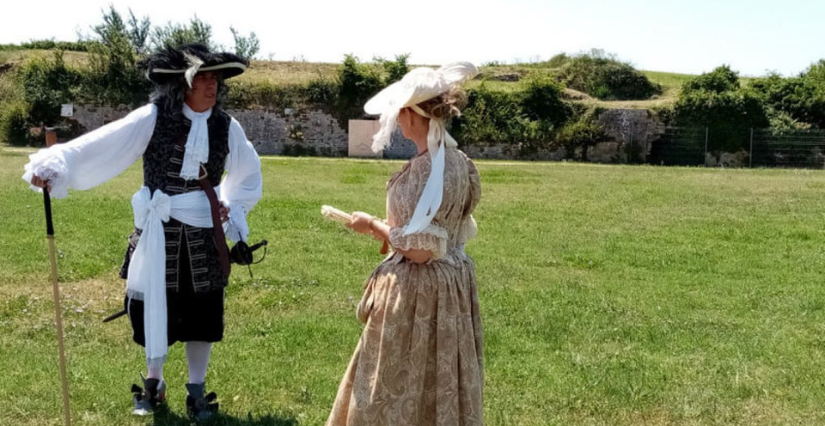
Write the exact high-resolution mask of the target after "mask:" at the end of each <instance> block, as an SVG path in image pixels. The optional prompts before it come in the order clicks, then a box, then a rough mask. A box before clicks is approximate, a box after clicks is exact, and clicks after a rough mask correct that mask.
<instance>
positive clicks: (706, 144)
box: [702, 127, 708, 167]
mask: <svg viewBox="0 0 825 426" xmlns="http://www.w3.org/2000/svg"><path fill="white" fill-rule="evenodd" d="M702 164H703V165H704V166H705V167H707V166H708V128H707V127H705V155H704V156H703V157H702Z"/></svg>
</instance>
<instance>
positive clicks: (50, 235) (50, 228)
mask: <svg viewBox="0 0 825 426" xmlns="http://www.w3.org/2000/svg"><path fill="white" fill-rule="evenodd" d="M43 206H44V207H45V209H46V238H47V239H48V240H49V258H50V260H51V264H52V289H53V293H54V321H55V323H56V324H57V351H58V354H59V356H60V379H61V381H62V382H63V413H64V415H65V416H66V426H71V425H72V415H71V412H70V411H69V382H68V380H67V379H66V353H65V351H64V349H63V318H62V316H61V314H60V289H59V288H58V286H57V259H56V258H55V250H54V225H53V224H52V201H51V197H50V196H49V190H48V188H43Z"/></svg>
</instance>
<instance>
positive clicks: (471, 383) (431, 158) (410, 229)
mask: <svg viewBox="0 0 825 426" xmlns="http://www.w3.org/2000/svg"><path fill="white" fill-rule="evenodd" d="M476 73H477V70H476V68H475V67H474V66H473V65H472V64H467V63H457V64H452V65H447V66H444V67H442V68H440V69H438V70H433V69H430V68H417V69H415V70H413V71H411V72H410V73H409V74H407V75H406V76H405V77H404V78H403V79H402V80H401V81H399V82H397V83H395V84H393V85H391V86H389V87H388V88H386V89H385V90H384V91H382V92H381V93H379V94H378V95H376V97H374V98H373V99H371V100H370V101H369V102H368V103H367V105H366V106H365V109H366V110H367V112H368V113H372V114H381V124H382V127H381V130H380V131H379V133H378V134H377V135H376V136H375V142H374V145H373V148H374V149H380V148H382V147H383V146H385V144H386V143H387V142H388V140H389V137H390V135H391V134H392V132H393V130H394V128H395V124H396V123H398V124H400V126H401V129H402V131H403V133H404V136H405V137H407V138H408V139H411V140H412V141H413V142H415V144H416V146H417V148H418V154H417V155H416V156H415V157H413V158H412V159H411V160H410V161H409V163H407V164H406V165H405V166H404V168H403V169H402V170H401V171H400V172H398V173H396V174H395V175H393V176H392V178H391V179H390V181H389V182H388V184H387V219H386V221H381V220H378V219H376V218H374V217H372V216H370V215H368V214H366V213H362V212H355V213H353V218H352V220H351V221H350V223H349V224H348V225H347V226H348V227H350V228H352V229H353V230H355V231H357V232H361V233H365V234H371V235H372V236H373V237H374V238H376V239H379V240H383V241H386V242H387V243H388V244H389V246H390V248H391V250H392V253H391V254H390V255H389V256H388V257H387V258H386V259H385V260H384V261H383V262H382V263H381V264H380V265H379V266H378V267H377V268H376V269H375V271H374V272H373V273H372V275H371V276H370V277H369V279H368V280H367V282H366V285H365V290H364V295H363V298H362V300H361V302H360V303H359V305H358V309H357V314H358V318H359V320H361V321H362V322H363V323H364V324H365V328H364V331H363V334H362V336H361V339H360V341H359V342H358V345H357V347H356V349H355V354H354V355H353V357H352V361H351V362H350V365H349V368H348V369H347V371H346V373H345V374H344V378H343V380H342V382H341V385H340V387H339V389H338V395H337V397H336V400H335V403H334V406H333V409H332V413H331V414H330V417H329V420H328V422H327V424H328V425H392V426H403V425H410V426H419V425H440V426H455V425H481V424H483V413H482V388H483V383H484V369H483V361H482V360H483V356H482V332H481V317H480V313H479V304H478V293H477V290H476V275H475V265H474V263H473V260H472V259H471V258H470V257H469V256H468V255H467V254H465V253H464V243H465V242H466V241H467V240H469V239H471V238H473V237H474V236H475V233H476V225H475V221H474V220H473V217H472V212H473V209H474V208H475V206H476V204H477V203H478V201H479V197H480V193H481V187H480V183H479V176H478V171H477V170H476V168H475V166H474V165H473V162H472V161H471V160H470V159H469V158H467V156H466V155H464V153H463V152H461V151H459V150H458V149H457V148H456V143H455V141H454V140H453V139H452V137H450V135H449V134H448V133H447V132H446V129H445V122H446V120H448V119H450V118H451V117H454V116H457V115H458V114H459V110H458V107H459V105H460V104H461V103H462V102H463V99H464V96H463V93H462V92H460V91H459V90H458V89H457V85H458V84H459V83H460V82H462V81H464V80H465V79H467V78H471V77H472V76H474V75H475V74H476Z"/></svg>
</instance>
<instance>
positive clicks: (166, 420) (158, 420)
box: [147, 408, 298, 426]
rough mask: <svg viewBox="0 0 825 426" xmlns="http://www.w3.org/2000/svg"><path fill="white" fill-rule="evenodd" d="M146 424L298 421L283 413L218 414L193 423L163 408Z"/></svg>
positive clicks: (265, 425)
mask: <svg viewBox="0 0 825 426" xmlns="http://www.w3.org/2000/svg"><path fill="white" fill-rule="evenodd" d="M148 420H150V421H149V422H148V423H147V424H148V425H152V426H190V425H193V424H195V425H198V426H297V425H298V420H296V419H295V417H293V416H291V415H287V414H283V413H274V414H265V415H262V416H253V415H252V414H247V416H246V417H245V418H238V417H234V416H231V415H228V414H224V413H221V412H218V414H217V415H216V416H215V417H213V418H211V419H209V420H206V421H194V420H192V419H190V418H189V417H188V416H187V415H185V414H184V415H181V414H179V413H174V412H172V411H169V409H168V408H163V409H160V410H157V411H155V414H154V418H152V417H150V418H148Z"/></svg>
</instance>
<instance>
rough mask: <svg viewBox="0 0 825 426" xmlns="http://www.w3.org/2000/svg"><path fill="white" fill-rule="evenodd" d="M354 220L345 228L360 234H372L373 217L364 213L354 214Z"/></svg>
mask: <svg viewBox="0 0 825 426" xmlns="http://www.w3.org/2000/svg"><path fill="white" fill-rule="evenodd" d="M351 216H352V219H350V221H349V223H347V224H345V226H346V227H347V228H349V229H352V230H353V231H355V232H358V233H359V234H372V222H373V221H374V220H375V218H374V217H372V215H370V214H367V213H364V212H352V215H351Z"/></svg>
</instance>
